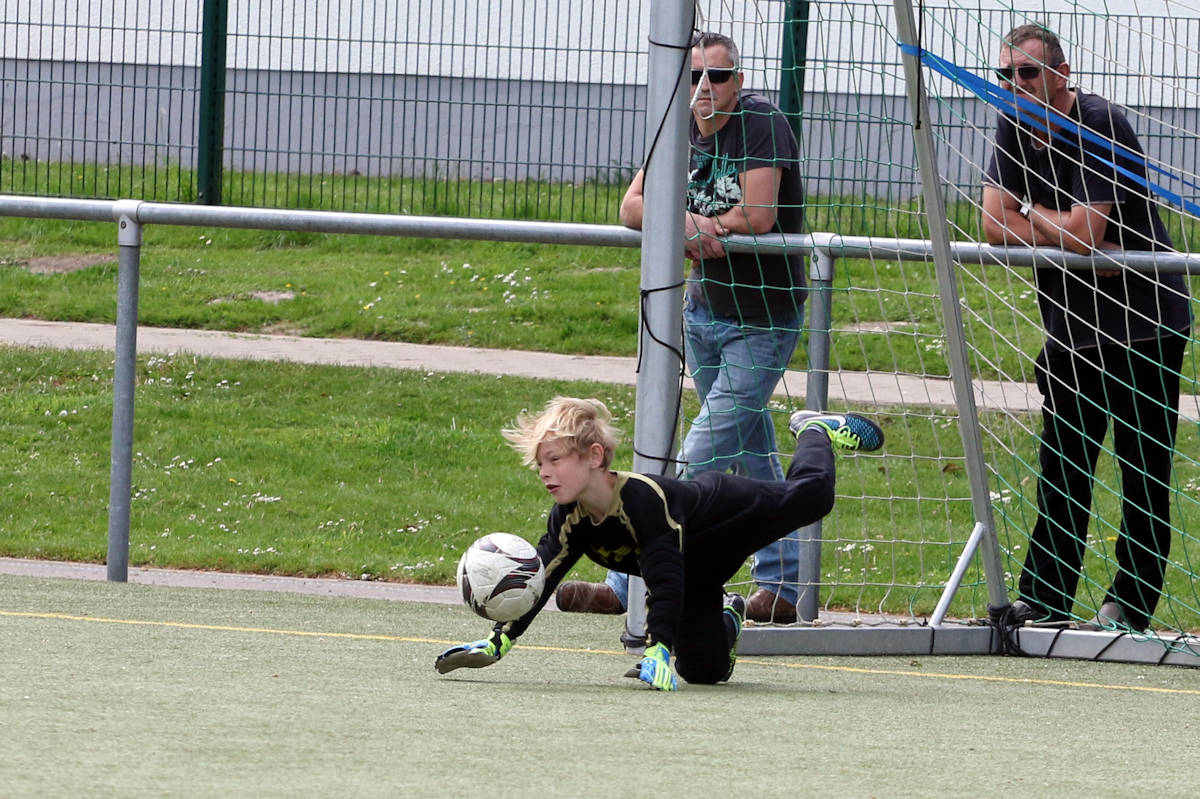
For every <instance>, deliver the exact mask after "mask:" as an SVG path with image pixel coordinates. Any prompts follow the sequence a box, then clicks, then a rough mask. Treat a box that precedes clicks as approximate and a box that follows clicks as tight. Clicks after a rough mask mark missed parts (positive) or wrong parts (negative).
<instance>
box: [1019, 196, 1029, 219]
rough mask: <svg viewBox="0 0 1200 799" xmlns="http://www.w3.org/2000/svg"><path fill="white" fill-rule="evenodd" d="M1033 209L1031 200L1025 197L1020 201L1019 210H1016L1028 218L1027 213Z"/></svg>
mask: <svg viewBox="0 0 1200 799" xmlns="http://www.w3.org/2000/svg"><path fill="white" fill-rule="evenodd" d="M1032 210H1033V200H1030V199H1029V198H1026V199H1024V200H1022V201H1021V210H1020V211H1019V212H1018V213H1020V214H1021V216H1023V217H1025V218H1026V219H1028V218H1029V213H1030V212H1031V211H1032Z"/></svg>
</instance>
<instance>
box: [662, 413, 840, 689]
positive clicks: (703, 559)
mask: <svg viewBox="0 0 1200 799" xmlns="http://www.w3.org/2000/svg"><path fill="white" fill-rule="evenodd" d="M694 480H695V482H699V483H707V484H708V485H707V486H706V487H711V488H712V489H713V490H712V493H711V495H710V496H711V499H710V501H709V503H708V506H706V507H705V508H704V509H702V510H701V511H700V512H698V513H696V514H695V519H694V523H690V524H689V526H688V531H687V534H686V538H685V539H684V542H683V555H684V575H685V576H684V590H683V615H682V618H681V619H680V625H679V631H678V632H677V634H676V636H675V656H676V659H675V669H676V671H678V672H679V676H681V677H683V679H685V680H687V681H688V682H690V683H706V684H712V683H716V682H718V681H720V680H721V679H723V678H724V677H725V674H726V673H727V672H728V671H729V649H730V647H732V646H733V643H734V641H733V628H732V625H731V624H727V623H726V617H725V614H724V613H723V611H722V607H723V606H724V597H725V583H727V582H728V581H729V580H730V579H731V578H732V577H733V576H734V575H735V574H737V571H738V569H740V568H741V566H742V564H743V563H745V561H746V558H748V557H750V555H751V554H753V553H755V552H757V551H758V550H760V549H762V548H763V547H764V546H766V545H767V544H769V543H771V542H772V541H776V540H778V539H779V538H782V537H783V536H785V535H787V534H788V533H790V532H791V531H792V530H795V529H796V528H798V527H803V526H804V525H806V524H811V523H813V522H815V521H817V520H819V519H821V518H822V517H824V516H826V515H827V514H828V513H829V511H830V510H832V509H833V499H834V481H835V474H834V460H833V448H832V447H831V446H830V443H829V436H828V435H827V434H826V433H825V432H824V431H821V430H808V431H805V432H804V433H802V434H801V435H800V438H799V439H798V440H797V441H796V450H795V453H794V454H793V456H792V462H791V464H790V465H789V466H788V470H787V476H786V479H785V480H782V481H776V480H752V479H749V478H746V477H739V476H738V475H734V474H727V473H722V472H701V473H700V474H698V475H696V477H695V478H694Z"/></svg>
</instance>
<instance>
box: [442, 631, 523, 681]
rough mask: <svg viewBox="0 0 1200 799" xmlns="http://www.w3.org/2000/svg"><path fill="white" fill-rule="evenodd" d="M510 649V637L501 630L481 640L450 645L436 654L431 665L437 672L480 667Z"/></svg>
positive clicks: (443, 672)
mask: <svg viewBox="0 0 1200 799" xmlns="http://www.w3.org/2000/svg"><path fill="white" fill-rule="evenodd" d="M510 649H512V639H511V638H509V637H508V636H507V635H505V634H504V633H502V632H493V633H492V635H491V637H490V638H487V639H484V640H482V641H472V642H471V643H469V644H460V645H458V646H452V647H450V648H449V649H447V650H446V651H445V652H443V653H442V654H440V655H438V657H437V660H436V661H434V663H433V666H434V668H436V669H437V670H438V673H439V674H445V673H447V672H450V671H454V670H455V669H460V668H463V667H466V668H468V669H482V668H483V667H484V666H490V665H492V664H493V663H495V662H496V661H497V660H499V659H500V658H502V657H504V656H505V655H507V654H508V650H510Z"/></svg>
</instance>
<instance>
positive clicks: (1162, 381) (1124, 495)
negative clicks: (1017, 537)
mask: <svg viewBox="0 0 1200 799" xmlns="http://www.w3.org/2000/svg"><path fill="white" fill-rule="evenodd" d="M1185 344H1186V339H1185V338H1184V337H1183V336H1178V335H1176V336H1169V337H1165V338H1162V339H1154V340H1150V341H1139V342H1134V343H1132V344H1130V345H1129V346H1128V347H1125V346H1119V345H1111V344H1110V345H1104V346H1101V347H1089V348H1081V349H1078V350H1075V351H1057V350H1043V352H1042V354H1041V355H1040V356H1039V357H1038V370H1037V381H1038V387H1039V388H1040V389H1041V390H1042V395H1043V396H1044V397H1045V401H1044V403H1043V406H1042V423H1043V432H1042V443H1041V449H1040V452H1039V455H1038V460H1039V463H1040V467H1041V475H1040V477H1039V478H1038V520H1037V523H1036V524H1035V525H1034V528H1033V532H1032V533H1031V535H1030V541H1029V551H1028V552H1027V553H1026V556H1025V567H1024V569H1023V570H1022V572H1021V579H1020V584H1019V590H1020V593H1021V596H1022V597H1024V598H1025V599H1026V600H1028V601H1030V602H1032V603H1034V604H1035V605H1037V606H1040V607H1041V608H1043V609H1045V610H1046V611H1048V612H1049V613H1050V615H1051V618H1053V619H1056V620H1065V619H1067V618H1068V617H1069V615H1070V611H1071V607H1072V605H1073V604H1074V600H1075V589H1076V587H1077V586H1078V583H1079V577H1080V570H1081V567H1082V565H1083V557H1084V548H1085V545H1086V541H1087V529H1088V522H1089V520H1090V518H1091V505H1092V484H1093V474H1094V473H1095V469H1096V462H1097V459H1098V457H1099V454H1100V445H1101V444H1102V443H1103V441H1104V437H1105V434H1106V433H1107V431H1108V424H1109V419H1110V418H1111V420H1112V423H1113V450H1114V453H1115V455H1116V457H1117V461H1118V463H1119V465H1120V471H1121V531H1120V535H1119V537H1118V539H1117V544H1116V556H1117V572H1116V574H1115V576H1114V577H1113V581H1112V585H1111V587H1110V588H1109V589H1108V593H1107V596H1106V597H1105V601H1114V602H1117V603H1119V604H1120V605H1121V607H1122V608H1123V609H1124V610H1125V614H1126V619H1127V620H1128V622H1129V624H1130V625H1131V626H1132V627H1133V628H1134V629H1139V630H1140V629H1143V628H1144V627H1145V626H1146V625H1147V624H1148V623H1149V620H1150V616H1151V615H1152V614H1153V613H1154V608H1155V606H1156V605H1157V604H1158V599H1159V594H1160V593H1161V591H1162V584H1163V573H1164V571H1165V569H1166V564H1167V555H1168V553H1169V552H1170V549H1171V525H1170V518H1171V487H1170V481H1171V460H1172V455H1173V451H1174V448H1175V430H1176V426H1177V423H1178V419H1179V412H1178V403H1179V369H1180V366H1181V365H1182V364H1183V349H1184V345H1185Z"/></svg>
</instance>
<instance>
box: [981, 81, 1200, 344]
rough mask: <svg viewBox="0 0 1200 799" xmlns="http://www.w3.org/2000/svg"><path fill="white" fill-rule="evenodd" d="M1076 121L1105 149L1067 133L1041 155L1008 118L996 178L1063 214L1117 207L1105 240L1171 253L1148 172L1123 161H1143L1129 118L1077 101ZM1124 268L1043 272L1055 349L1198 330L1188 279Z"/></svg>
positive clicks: (1046, 319)
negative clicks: (1109, 272)
mask: <svg viewBox="0 0 1200 799" xmlns="http://www.w3.org/2000/svg"><path fill="white" fill-rule="evenodd" d="M1069 117H1070V119H1071V120H1073V121H1075V122H1076V123H1077V124H1080V125H1081V126H1082V127H1083V128H1084V129H1086V130H1091V131H1092V132H1094V133H1095V135H1096V136H1097V137H1098V138H1099V139H1102V140H1105V141H1104V142H1096V141H1090V140H1089V139H1088V138H1086V137H1084V136H1081V135H1080V134H1079V133H1067V132H1066V131H1059V132H1058V135H1055V136H1053V137H1052V140H1051V144H1050V145H1049V146H1040V147H1039V146H1037V145H1038V144H1040V142H1038V141H1037V140H1036V139H1035V138H1034V137H1033V136H1032V135H1031V131H1030V130H1029V129H1027V128H1025V127H1024V126H1022V125H1019V124H1018V123H1017V122H1016V121H1015V120H1014V119H1013V118H1012V117H1010V116H1008V115H1006V114H1001V115H1000V117H999V120H998V123H997V128H996V147H995V153H994V154H993V155H992V159H991V161H990V162H989V163H988V167H987V173H986V179H987V180H988V181H989V182H990V183H992V184H993V185H996V186H999V187H1000V188H1002V189H1006V190H1007V191H1009V192H1012V193H1013V194H1014V195H1016V196H1017V197H1021V198H1028V199H1029V200H1031V201H1032V202H1034V203H1037V204H1041V205H1046V206H1048V207H1050V208H1056V209H1058V210H1060V211H1069V210H1070V209H1071V206H1073V205H1095V204H1098V203H1100V204H1103V203H1112V204H1113V210H1112V212H1111V214H1110V216H1109V222H1108V227H1107V228H1106V230H1105V233H1104V240H1105V241H1108V242H1112V243H1113V244H1116V245H1118V246H1119V247H1121V248H1122V249H1127V250H1169V249H1171V246H1172V245H1171V238H1170V236H1169V235H1168V234H1167V230H1166V226H1165V225H1164V224H1163V222H1162V219H1161V218H1160V217H1159V215H1158V211H1157V209H1156V208H1155V206H1154V204H1153V203H1152V202H1151V201H1150V198H1149V190H1148V188H1147V187H1146V185H1145V183H1144V182H1145V181H1146V166H1145V164H1144V163H1139V162H1138V161H1136V160H1134V159H1131V158H1129V157H1128V156H1127V155H1122V152H1124V151H1130V152H1133V153H1136V154H1138V155H1139V156H1140V155H1141V153H1142V149H1141V146H1140V145H1139V144H1138V140H1137V136H1136V134H1134V132H1133V128H1132V127H1131V126H1130V124H1129V122H1128V120H1126V118H1125V116H1124V114H1122V113H1121V112H1120V111H1119V110H1117V109H1116V108H1115V107H1113V106H1112V105H1111V104H1110V103H1109V102H1108V101H1107V100H1105V99H1104V98H1103V97H1100V96H1099V95H1095V94H1085V93H1083V92H1076V101H1075V104H1074V105H1073V106H1072V107H1071V112H1070V114H1069ZM1111 142H1116V145H1120V147H1118V146H1115V145H1113V144H1111ZM1122 148H1124V150H1122ZM1118 166H1119V167H1121V168H1122V169H1123V170H1128V171H1129V172H1131V173H1133V174H1134V175H1136V176H1137V178H1139V179H1140V180H1141V181H1143V183H1139V182H1138V180H1135V179H1134V178H1133V177H1130V176H1129V175H1127V174H1123V173H1122V172H1121V171H1119V170H1118V169H1117V167H1118ZM1118 269H1119V271H1118V272H1117V274H1116V275H1114V276H1112V277H1098V276H1097V275H1096V274H1095V273H1094V272H1091V271H1079V270H1067V269H1063V268H1061V267H1056V266H1053V267H1039V268H1037V269H1035V270H1034V275H1035V280H1036V281H1037V288H1038V306H1039V309H1040V310H1041V314H1042V323H1043V325H1044V326H1045V328H1046V334H1047V342H1046V346H1047V347H1050V348H1052V349H1076V348H1079V347H1089V346H1096V345H1098V344H1104V343H1110V342H1116V343H1121V344H1127V343H1129V342H1131V341H1143V340H1148V339H1153V338H1157V337H1158V336H1159V335H1161V334H1163V333H1165V332H1168V331H1186V330H1188V329H1189V328H1190V327H1191V309H1190V303H1189V300H1188V296H1187V286H1186V284H1185V283H1184V279H1183V276H1182V275H1179V274H1153V273H1144V272H1137V271H1134V270H1132V269H1128V268H1119V267H1118Z"/></svg>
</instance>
